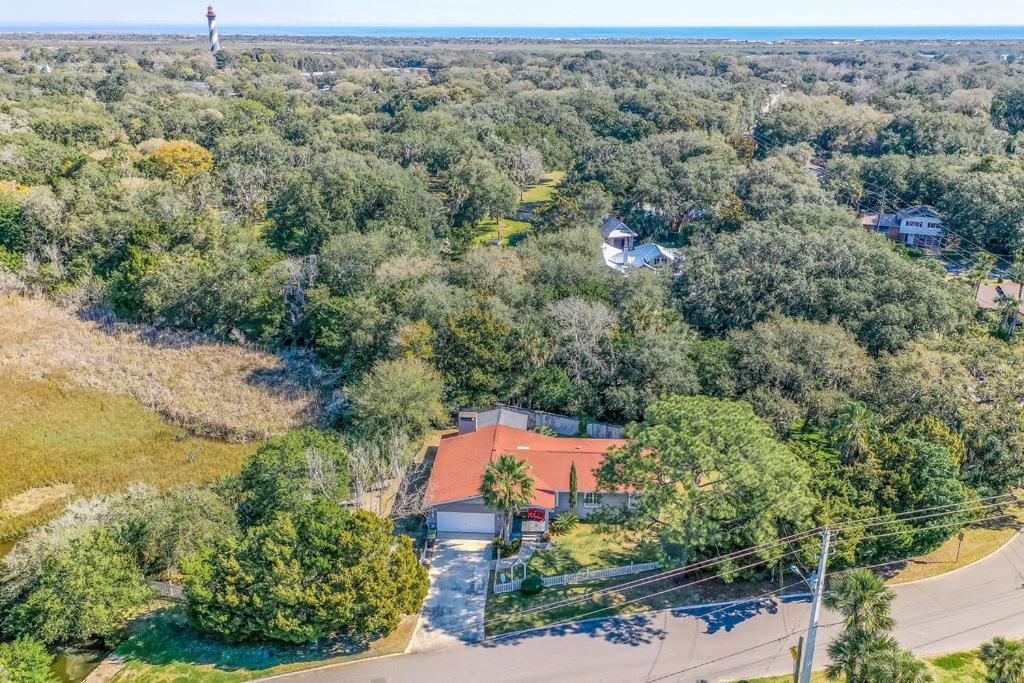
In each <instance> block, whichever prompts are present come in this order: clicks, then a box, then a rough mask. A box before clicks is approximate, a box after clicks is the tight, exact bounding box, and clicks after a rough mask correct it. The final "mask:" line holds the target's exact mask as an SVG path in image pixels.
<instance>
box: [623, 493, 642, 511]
mask: <svg viewBox="0 0 1024 683" xmlns="http://www.w3.org/2000/svg"><path fill="white" fill-rule="evenodd" d="M642 495H643V494H642V493H631V494H629V497H628V498H627V499H626V507H628V508H629V509H631V510H632V509H633V508H635V507H636V506H637V505H638V504H639V503H640V496H642Z"/></svg>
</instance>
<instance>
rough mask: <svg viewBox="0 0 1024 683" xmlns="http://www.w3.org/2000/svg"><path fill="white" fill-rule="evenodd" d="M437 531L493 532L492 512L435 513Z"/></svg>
mask: <svg viewBox="0 0 1024 683" xmlns="http://www.w3.org/2000/svg"><path fill="white" fill-rule="evenodd" d="M437 530H438V531H457V532H461V533H469V534H493V533H494V514H493V513H490V512H442V511H440V510H439V511H438V513H437Z"/></svg>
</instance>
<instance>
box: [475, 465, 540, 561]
mask: <svg viewBox="0 0 1024 683" xmlns="http://www.w3.org/2000/svg"><path fill="white" fill-rule="evenodd" d="M480 493H481V494H482V495H483V497H484V504H485V505H487V506H488V507H491V508H495V509H497V510H501V511H502V512H503V513H505V520H504V523H503V525H502V539H503V540H504V541H505V543H508V542H509V538H510V537H511V535H512V516H513V515H515V513H516V511H518V510H520V509H521V508H523V507H524V506H526V505H529V503H530V501H531V500H533V477H531V476H530V470H529V466H528V465H527V464H526V461H525V460H520V459H518V458H516V457H515V456H514V455H512V454H511V453H505V454H504V455H499V456H498V459H497V460H495V461H493V462H491V463H489V464H488V465H487V469H485V470H484V476H483V478H482V479H481V480H480Z"/></svg>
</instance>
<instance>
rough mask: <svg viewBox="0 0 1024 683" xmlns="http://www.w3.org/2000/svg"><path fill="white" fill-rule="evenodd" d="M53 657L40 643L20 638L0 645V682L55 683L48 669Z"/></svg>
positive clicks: (56, 679) (54, 678)
mask: <svg viewBox="0 0 1024 683" xmlns="http://www.w3.org/2000/svg"><path fill="white" fill-rule="evenodd" d="M52 661H53V655H51V654H49V653H48V652H47V651H46V646H44V645H43V644H42V643H41V642H40V641H38V640H33V639H31V638H20V639H18V640H15V641H13V642H10V643H0V681H4V683H7V681H11V682H12V683H14V682H15V681H16V682H17V683H57V681H58V678H57V676H56V675H55V674H54V673H53V671H52V670H51V669H50V662H52Z"/></svg>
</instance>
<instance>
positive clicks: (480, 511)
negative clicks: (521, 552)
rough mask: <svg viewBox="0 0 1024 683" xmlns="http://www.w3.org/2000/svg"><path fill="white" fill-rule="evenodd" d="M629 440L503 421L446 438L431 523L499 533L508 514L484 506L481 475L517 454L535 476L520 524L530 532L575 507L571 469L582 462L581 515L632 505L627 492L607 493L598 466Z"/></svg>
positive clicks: (442, 528)
mask: <svg viewBox="0 0 1024 683" xmlns="http://www.w3.org/2000/svg"><path fill="white" fill-rule="evenodd" d="M625 443H626V441H625V439H589V438H563V437H555V436H546V435H544V434H537V433H536V432H530V431H526V430H523V429H517V428H515V427H508V426H506V425H502V424H494V425H489V426H484V427H481V428H479V429H477V430H476V431H472V432H467V433H463V434H453V435H450V436H447V437H445V438H443V439H441V444H440V445H439V446H438V449H437V455H436V457H435V458H434V466H433V469H432V470H431V472H430V480H429V481H428V483H427V489H426V494H425V500H424V502H425V504H426V505H427V506H428V507H429V508H430V509H431V513H430V522H431V523H433V524H434V525H435V527H436V529H437V531H438V532H441V533H446V532H447V533H453V532H454V533H478V534H488V535H495V534H497V533H498V532H499V531H500V529H501V525H502V521H503V513H502V512H501V511H500V510H494V509H492V508H489V507H487V506H486V505H484V502H483V497H482V495H481V494H480V480H481V479H482V478H483V475H484V470H485V469H486V468H487V465H488V463H491V462H494V461H495V460H497V459H498V456H500V455H504V454H506V453H511V454H512V455H514V456H516V457H517V458H519V459H521V460H525V461H526V463H527V465H528V466H529V469H530V474H531V475H532V476H533V479H534V495H533V500H532V501H530V505H529V506H528V507H527V508H525V509H523V510H522V511H521V512H520V515H518V516H517V517H518V518H519V519H517V520H516V521H517V526H521V531H522V533H524V534H533V533H543V532H545V531H547V526H548V523H549V522H550V520H551V519H552V517H554V516H555V515H557V514H558V513H561V512H566V511H568V510H570V506H569V472H570V470H571V469H572V466H573V464H575V465H576V481H577V492H578V500H577V505H576V508H575V510H573V511H574V512H576V513H577V514H578V515H579V516H580V517H581V518H586V517H588V516H589V515H590V514H591V513H593V512H594V511H595V510H598V509H600V508H602V507H608V506H622V505H629V504H630V500H631V494H630V493H627V492H618V493H609V492H601V491H599V490H598V487H597V476H596V474H595V470H596V469H597V468H598V467H599V466H600V465H601V463H602V462H604V457H605V455H606V454H607V453H608V449H610V448H612V447H614V446H622V445H624V444H625Z"/></svg>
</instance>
